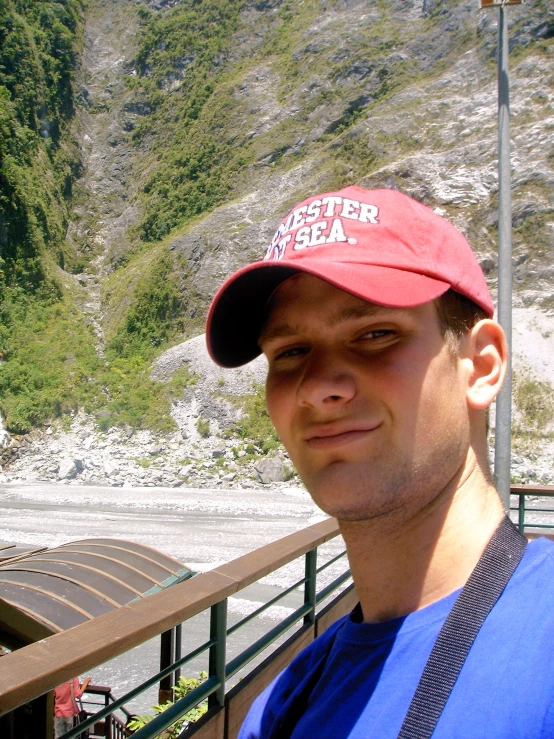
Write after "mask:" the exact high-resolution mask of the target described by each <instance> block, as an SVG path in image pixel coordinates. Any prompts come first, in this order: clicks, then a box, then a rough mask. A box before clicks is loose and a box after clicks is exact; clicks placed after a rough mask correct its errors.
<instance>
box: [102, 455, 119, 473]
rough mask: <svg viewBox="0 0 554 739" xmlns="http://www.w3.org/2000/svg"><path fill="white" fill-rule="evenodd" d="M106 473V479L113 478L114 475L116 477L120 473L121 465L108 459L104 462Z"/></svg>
mask: <svg viewBox="0 0 554 739" xmlns="http://www.w3.org/2000/svg"><path fill="white" fill-rule="evenodd" d="M104 472H105V474H106V477H111V476H112V475H115V474H117V473H118V472H119V465H118V464H117V462H114V461H113V460H112V459H107V460H106V461H105V462H104Z"/></svg>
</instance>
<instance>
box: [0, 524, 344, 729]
mask: <svg viewBox="0 0 554 739" xmlns="http://www.w3.org/2000/svg"><path fill="white" fill-rule="evenodd" d="M338 533H339V529H338V526H337V522H336V521H335V520H334V519H330V518H329V519H326V520H325V521H321V522H320V523H317V524H315V525H313V526H309V527H307V528H305V529H302V530H301V531H297V532H296V533H294V534H290V535H289V536H286V537H284V538H282V539H279V540H278V541H275V542H272V543H271V544H267V545H266V546H264V547H260V548H259V549H256V550H254V551H253V552H249V553H248V554H245V555H243V556H242V557H238V558H237V559H235V560H232V561H231V562H227V563H225V564H223V565H221V566H220V567H216V568H215V569H213V570H210V571H209V572H204V573H202V574H201V575H197V576H196V577H194V578H192V579H190V580H185V581H184V582H182V583H179V584H177V585H173V586H172V587H170V588H167V589H166V590H162V591H161V592H159V593H155V594H154V595H151V596H149V597H148V598H145V599H144V600H141V601H137V602H134V603H130V604H129V605H125V606H121V607H120V608H116V609H115V610H113V611H110V612H109V613H105V614H104V615H102V616H98V617H97V618H94V619H92V620H91V621H87V622H86V623H84V624H80V625H79V626H75V627H74V628H72V629H69V630H67V631H64V632H62V633H60V634H54V635H53V636H50V637H48V638H47V639H42V640H41V641H39V642H36V643H35V644H30V645H29V646H27V647H23V648H22V649H18V650H17V651H16V652H12V653H11V654H8V655H6V656H4V657H2V658H1V659H0V714H3V713H6V712H8V711H11V710H13V709H14V708H17V707H18V706H21V705H22V704H24V703H27V702H28V701H30V700H32V699H33V698H36V697H38V696H39V695H42V694H44V693H46V692H48V691H49V690H52V689H53V688H55V687H56V686H57V685H60V684H61V683H63V682H66V681H67V680H70V679H71V678H73V677H74V676H75V675H82V674H84V673H86V672H88V671H89V670H91V669H92V668H94V667H96V666H97V665H99V664H102V663H103V662H105V661H106V660H107V659H112V658H113V657H118V656H119V655H120V654H123V653H124V652H127V651H128V650H129V649H132V648H133V647H136V646H138V645H139V644H142V643H143V642H145V641H147V640H148V639H151V638H153V637H154V636H157V635H159V634H161V633H162V632H164V631H167V630H169V629H171V628H173V627H174V626H176V625H177V624H180V623H182V622H183V621H186V620H187V619H189V618H191V617H192V616H195V615H196V614H198V613H200V612H202V611H204V610H205V609H206V608H209V607H210V606H213V605H214V604H215V603H218V602H219V601H221V600H223V599H224V598H228V597H229V596H231V595H233V594H234V593H236V592H238V591H239V590H242V589H243V588H246V587H247V586H248V585H251V584H252V583H253V582H256V581H257V580H259V579H260V578H262V577H264V576H265V575H267V574H269V573H270V572H273V571H274V570H277V569H279V568H280V567H283V566H284V565H286V564H288V563H289V562H292V561H293V560H294V559H296V558H297V557H300V556H302V555H303V554H305V553H306V552H308V551H310V550H311V549H314V548H315V547H317V546H320V545H321V544H324V543H325V542H326V541H329V540H330V539H333V538H334V537H335V536H337V535H338Z"/></svg>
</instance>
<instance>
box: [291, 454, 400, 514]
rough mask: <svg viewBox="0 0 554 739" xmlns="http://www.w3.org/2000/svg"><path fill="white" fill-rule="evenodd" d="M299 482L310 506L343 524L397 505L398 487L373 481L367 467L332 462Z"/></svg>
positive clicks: (380, 481) (359, 464)
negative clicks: (309, 496)
mask: <svg viewBox="0 0 554 739" xmlns="http://www.w3.org/2000/svg"><path fill="white" fill-rule="evenodd" d="M303 479H304V484H305V485H306V488H307V490H308V492H309V493H310V495H311V496H312V498H313V500H314V503H315V504H316V505H317V506H319V508H321V510H322V511H323V512H324V513H326V514H327V515H329V516H333V517H334V518H337V519H339V520H343V521H362V520H371V519H374V518H379V517H380V516H383V515H386V514H387V513H391V512H392V511H394V509H395V508H396V507H397V506H398V505H399V503H400V501H399V499H398V486H397V485H396V484H390V485H384V484H383V482H384V481H383V480H376V479H375V478H374V477H373V476H372V475H371V474H369V470H368V465H367V464H362V463H352V462H334V463H333V464H332V465H329V466H328V467H326V468H325V469H322V470H319V471H317V472H316V473H313V474H311V475H309V476H308V475H305V476H304V478H303ZM391 482H392V481H391Z"/></svg>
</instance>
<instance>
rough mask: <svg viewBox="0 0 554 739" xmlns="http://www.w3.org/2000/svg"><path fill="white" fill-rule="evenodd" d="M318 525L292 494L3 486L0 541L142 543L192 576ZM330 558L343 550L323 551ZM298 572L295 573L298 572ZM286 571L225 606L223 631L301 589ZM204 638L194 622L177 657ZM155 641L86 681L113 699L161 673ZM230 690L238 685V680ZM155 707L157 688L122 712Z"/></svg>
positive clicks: (261, 625)
mask: <svg viewBox="0 0 554 739" xmlns="http://www.w3.org/2000/svg"><path fill="white" fill-rule="evenodd" d="M323 518H324V515H323V514H322V513H321V511H319V509H318V508H316V506H315V505H314V504H313V503H312V501H311V499H310V497H309V496H308V494H307V493H306V492H305V491H304V490H302V489H299V488H290V489H281V490H264V489H252V490H250V489H249V490H221V489H219V488H218V489H215V490H208V489H201V490H200V489H191V488H152V487H149V488H125V487H123V488H113V487H110V488H105V487H92V486H91V487H85V486H77V485H61V484H57V485H1V484H0V540H3V541H9V542H18V543H23V544H29V545H36V546H47V547H54V546H58V545H60V544H63V543H66V542H70V541H77V540H80V539H87V538H91V537H113V538H120V539H127V540H131V541H136V542H140V543H142V544H146V545H148V546H150V547H154V548H156V549H159V550H160V551H162V552H165V553H167V554H169V555H171V556H173V557H175V558H177V559H178V560H180V561H181V562H183V563H184V564H185V565H187V566H188V567H190V568H191V569H193V570H195V571H197V572H204V571H206V570H209V569H212V568H213V567H215V566H216V565H218V564H220V563H222V562H226V561H229V560H231V559H234V558H236V557H238V556H240V555H242V554H245V553H246V552H249V551H251V550H253V549H256V548H257V547H260V546H263V545H264V544H267V543H269V542H271V541H275V540H276V539H279V538H281V537H283V536H286V535H287V534H290V533H292V532H294V531H298V530H299V529H301V528H304V527H305V526H308V525H310V524H312V523H315V522H317V521H319V520H322V519H323ZM325 546H326V547H327V551H328V552H329V553H333V552H334V551H340V549H341V546H342V542H340V541H337V540H335V541H333V542H330V543H329V544H327V545H325ZM301 569H302V566H301ZM301 569H299V568H298V566H293V565H289V566H288V567H284V568H282V570H279V571H278V572H276V573H273V574H272V575H270V576H268V577H266V578H264V579H263V581H261V583H259V584H255V585H253V586H250V588H248V589H246V590H244V591H242V592H241V593H239V594H237V595H238V596H239V597H234V598H230V599H229V603H228V608H229V623H230V624H232V623H233V622H236V621H237V620H239V619H240V618H242V617H243V616H244V615H246V614H247V613H248V612H250V611H252V610H254V608H255V607H257V606H258V605H260V604H261V603H262V602H265V601H266V600H267V599H269V598H270V597H272V596H274V595H275V594H277V593H279V592H280V591H281V590H282V589H283V588H284V587H287V586H288V585H290V584H291V583H292V582H293V581H294V579H295V578H296V579H300V577H302V576H303V571H301ZM299 604H300V602H299V598H298V597H295V596H292V597H290V598H288V601H284V602H283V605H279V606H274V607H273V608H271V609H270V611H269V612H268V613H267V615H265V616H264V618H261V619H256V621H254V622H252V625H251V626H249V627H248V628H247V629H245V630H244V631H243V630H240V631H238V632H237V634H236V636H235V637H234V638H233V641H232V642H230V643H229V651H230V654H228V658H229V657H230V656H233V654H234V653H238V652H239V651H241V650H242V649H244V648H245V647H246V646H247V645H248V644H249V643H251V642H252V641H253V640H254V639H255V638H258V637H259V636H261V634H262V633H263V632H264V631H267V630H269V628H271V627H272V626H274V625H275V623H276V622H277V619H280V618H283V616H285V615H287V613H289V612H290V611H291V610H292V608H293V607H296V606H297V605H299ZM207 638H208V622H207V618H206V617H205V616H198V617H196V618H195V619H193V620H192V621H190V622H187V624H186V625H185V626H184V627H183V654H185V653H186V652H187V651H189V650H190V649H192V648H194V647H195V646H196V645H197V644H201V643H203V642H204V641H206V640H207ZM158 665H159V639H154V640H152V641H150V642H147V643H146V644H143V645H141V646H140V647H138V648H137V649H135V650H132V651H131V652H128V653H127V654H125V655H122V656H121V657H119V658H117V659H116V660H113V661H111V662H108V663H106V664H105V665H102V666H100V667H98V668H96V669H95V670H93V671H92V673H91V674H92V678H93V682H94V683H97V684H102V685H109V686H111V687H112V690H113V693H114V694H115V695H116V696H118V697H119V696H121V695H123V694H124V693H125V692H126V691H127V690H130V689H131V688H132V687H134V686H135V685H137V684H138V683H140V682H142V681H143V680H145V679H146V678H147V677H149V676H150V675H152V674H154V673H155V672H157V670H158ZM206 666H207V665H206V660H205V658H198V659H197V660H195V661H194V662H193V663H191V664H190V665H187V667H185V668H183V674H185V675H186V676H195V675H198V673H199V671H200V670H201V669H206ZM235 682H236V680H235ZM156 702H157V691H156V688H153V689H150V690H149V691H148V692H147V693H145V694H144V695H143V696H142V697H139V698H137V699H135V700H134V701H133V702H131V704H129V706H128V707H129V708H130V710H132V711H134V712H144V711H145V710H147V709H148V708H149V707H150V706H152V705H154V704H155V703H156Z"/></svg>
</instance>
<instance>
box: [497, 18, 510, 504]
mask: <svg viewBox="0 0 554 739" xmlns="http://www.w3.org/2000/svg"><path fill="white" fill-rule="evenodd" d="M499 13H500V15H499V19H498V322H499V323H500V325H501V326H502V328H503V329H504V332H505V333H506V337H507V339H508V347H509V349H510V356H509V359H508V373H507V375H506V380H505V382H504V387H503V388H502V390H501V391H500V393H499V394H498V397H497V399H496V424H495V445H494V477H495V482H496V487H497V490H498V493H499V495H500V498H501V500H502V503H503V505H504V508H505V510H509V508H510V464H511V442H512V198H511V191H510V76H509V69H508V14H507V10H505V9H504V7H503V6H501V7H500V9H499Z"/></svg>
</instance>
